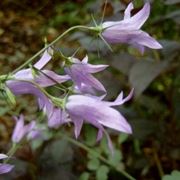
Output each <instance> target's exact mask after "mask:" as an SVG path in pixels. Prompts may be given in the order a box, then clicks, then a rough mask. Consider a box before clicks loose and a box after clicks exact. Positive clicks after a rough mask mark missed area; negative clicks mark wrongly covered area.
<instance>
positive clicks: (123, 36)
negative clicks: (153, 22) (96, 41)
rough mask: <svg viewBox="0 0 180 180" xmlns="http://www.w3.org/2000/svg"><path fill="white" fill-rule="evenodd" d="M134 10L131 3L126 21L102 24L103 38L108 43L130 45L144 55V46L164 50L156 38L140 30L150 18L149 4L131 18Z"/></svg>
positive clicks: (126, 12)
mask: <svg viewBox="0 0 180 180" xmlns="http://www.w3.org/2000/svg"><path fill="white" fill-rule="evenodd" d="M133 8H134V7H133V4H132V3H130V4H129V5H128V7H127V8H126V10H125V13H124V19H123V20H121V21H107V22H104V23H103V24H102V29H103V30H102V34H101V35H102V37H103V38H104V39H105V40H106V41H107V42H108V43H114V44H115V43H128V44H130V45H132V46H134V47H136V48H138V49H139V50H140V51H141V52H142V53H143V52H144V46H146V47H149V48H152V49H160V48H162V46H161V45H160V44H159V43H158V42H157V41H156V40H155V39H154V38H152V37H151V36H150V35H149V34H148V33H146V32H144V31H142V30H141V29H140V28H141V26H142V25H143V24H144V23H145V21H146V20H147V19H148V17H149V14H150V4H149V3H148V2H147V3H146V4H145V5H144V7H143V8H142V9H141V10H140V11H139V12H138V13H136V14H135V15H133V16H131V10H132V9H133Z"/></svg>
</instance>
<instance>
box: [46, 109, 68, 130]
mask: <svg viewBox="0 0 180 180" xmlns="http://www.w3.org/2000/svg"><path fill="white" fill-rule="evenodd" d="M47 115H48V114H47ZM69 121H70V120H69V119H68V118H67V113H66V112H65V110H62V109H61V108H57V107H54V109H53V112H52V114H51V115H50V116H49V115H48V126H49V127H50V128H55V129H57V128H58V127H59V126H61V125H62V124H64V123H67V122H69Z"/></svg>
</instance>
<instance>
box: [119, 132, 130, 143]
mask: <svg viewBox="0 0 180 180" xmlns="http://www.w3.org/2000/svg"><path fill="white" fill-rule="evenodd" d="M128 137H129V136H128V134H125V133H121V134H120V135H119V137H118V143H119V144H122V143H123V142H125V141H126V140H127V138H128Z"/></svg>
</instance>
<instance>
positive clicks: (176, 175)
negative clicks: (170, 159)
mask: <svg viewBox="0 0 180 180" xmlns="http://www.w3.org/2000/svg"><path fill="white" fill-rule="evenodd" d="M179 179H180V171H177V170H174V171H172V173H171V175H165V176H163V178H162V180H179Z"/></svg>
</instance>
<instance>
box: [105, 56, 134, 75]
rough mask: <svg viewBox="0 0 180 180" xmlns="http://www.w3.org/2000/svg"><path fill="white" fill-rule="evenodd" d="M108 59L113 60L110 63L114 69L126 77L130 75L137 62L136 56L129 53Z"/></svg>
mask: <svg viewBox="0 0 180 180" xmlns="http://www.w3.org/2000/svg"><path fill="white" fill-rule="evenodd" d="M108 59H110V60H111V61H110V63H111V66H112V67H114V68H115V69H117V70H119V71H120V72H122V73H123V74H125V75H128V74H129V71H130V69H131V67H132V66H133V64H134V63H135V62H136V61H137V60H136V58H135V57H134V56H131V55H129V54H127V53H121V54H117V55H114V56H110V57H109V58H108Z"/></svg>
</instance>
